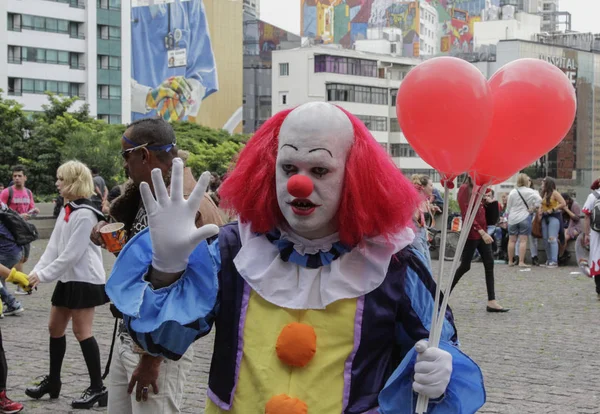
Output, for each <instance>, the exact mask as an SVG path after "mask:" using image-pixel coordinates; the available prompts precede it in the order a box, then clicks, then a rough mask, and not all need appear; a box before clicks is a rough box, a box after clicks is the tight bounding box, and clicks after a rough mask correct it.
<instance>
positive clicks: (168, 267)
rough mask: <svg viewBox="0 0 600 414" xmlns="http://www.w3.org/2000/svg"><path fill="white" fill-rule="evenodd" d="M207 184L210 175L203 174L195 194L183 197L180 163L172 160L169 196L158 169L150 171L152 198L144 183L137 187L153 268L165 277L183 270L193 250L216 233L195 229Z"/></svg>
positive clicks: (214, 229)
mask: <svg viewBox="0 0 600 414" xmlns="http://www.w3.org/2000/svg"><path fill="white" fill-rule="evenodd" d="M209 182H210V173H209V172H205V173H204V174H202V176H201V177H200V179H199V180H198V183H197V184H196V187H195V188H194V191H192V193H191V194H190V196H189V198H188V199H187V200H186V199H184V197H183V161H181V159H180V158H175V159H174V160H173V170H172V174H171V195H170V196H169V194H168V191H167V187H166V185H165V182H164V180H163V177H162V173H161V170H160V169H154V170H153V171H152V184H153V186H154V194H155V195H156V199H155V197H154V195H153V194H152V191H151V190H150V186H149V185H148V184H147V183H142V184H141V185H140V193H141V195H142V201H143V202H144V207H145V208H146V214H147V216H148V227H149V228H150V238H151V239H152V267H154V268H155V269H156V270H158V271H160V272H164V273H178V272H181V271H183V270H185V268H186V266H187V263H188V258H189V256H190V254H191V253H192V252H193V251H194V249H195V248H196V246H197V245H198V244H199V243H200V242H202V241H203V240H206V239H207V238H209V237H212V236H214V235H216V234H218V232H219V227H217V226H216V225H214V224H207V225H205V226H202V227H200V228H196V224H195V223H196V213H197V212H198V208H199V207H200V202H201V201H202V198H203V197H204V193H205V192H206V188H207V187H208V184H209Z"/></svg>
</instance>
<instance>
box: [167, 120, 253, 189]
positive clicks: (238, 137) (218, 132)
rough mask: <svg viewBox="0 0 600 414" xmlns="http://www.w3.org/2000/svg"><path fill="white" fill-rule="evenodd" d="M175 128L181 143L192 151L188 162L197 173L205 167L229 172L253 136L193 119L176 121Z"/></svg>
mask: <svg viewBox="0 0 600 414" xmlns="http://www.w3.org/2000/svg"><path fill="white" fill-rule="evenodd" d="M173 128H174V130H175V134H176V136H177V146H178V147H179V148H180V149H183V150H186V151H189V152H190V157H189V159H188V166H189V167H190V168H191V169H192V171H193V173H194V175H195V176H196V177H198V176H199V175H200V174H202V173H203V172H204V171H211V172H216V173H218V174H223V173H225V172H226V171H227V170H228V168H229V167H230V166H231V164H232V163H233V160H234V158H235V156H236V155H237V154H238V152H239V151H240V150H241V149H242V148H243V146H244V143H245V142H246V141H247V140H248V138H249V137H248V136H247V135H243V134H233V135H232V134H229V133H228V132H227V131H225V130H222V129H213V128H208V127H205V126H202V125H197V124H194V123H191V122H176V123H174V124H173Z"/></svg>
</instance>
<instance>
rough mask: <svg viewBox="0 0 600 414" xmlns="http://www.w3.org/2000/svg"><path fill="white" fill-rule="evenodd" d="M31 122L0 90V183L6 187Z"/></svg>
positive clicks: (28, 133)
mask: <svg viewBox="0 0 600 414" xmlns="http://www.w3.org/2000/svg"><path fill="white" fill-rule="evenodd" d="M32 127H33V122H32V121H30V120H29V119H28V118H27V115H26V114H25V112H23V107H22V106H21V105H20V104H18V103H17V102H16V101H14V100H11V99H5V98H4V97H3V96H2V89H0V183H2V184H4V185H7V184H8V182H9V181H10V177H11V167H12V166H13V165H16V164H18V163H19V158H20V157H21V156H22V155H23V154H25V151H26V147H27V141H28V139H29V137H30V131H31V129H32Z"/></svg>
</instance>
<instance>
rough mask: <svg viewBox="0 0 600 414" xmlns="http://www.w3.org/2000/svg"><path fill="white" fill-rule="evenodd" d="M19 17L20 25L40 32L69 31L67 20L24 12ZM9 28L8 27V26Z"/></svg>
mask: <svg viewBox="0 0 600 414" xmlns="http://www.w3.org/2000/svg"><path fill="white" fill-rule="evenodd" d="M20 17H21V20H22V25H21V26H20V27H22V28H23V29H28V30H37V31H41V32H52V33H65V34H66V33H69V23H75V24H77V23H76V22H69V21H68V20H63V19H53V18H50V17H42V16H31V15H28V14H24V15H22V16H20ZM9 29H10V28H9Z"/></svg>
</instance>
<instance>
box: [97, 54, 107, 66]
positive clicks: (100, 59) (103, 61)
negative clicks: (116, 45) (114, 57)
mask: <svg viewBox="0 0 600 414" xmlns="http://www.w3.org/2000/svg"><path fill="white" fill-rule="evenodd" d="M108 62H109V58H108V56H106V55H98V69H108Z"/></svg>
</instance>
